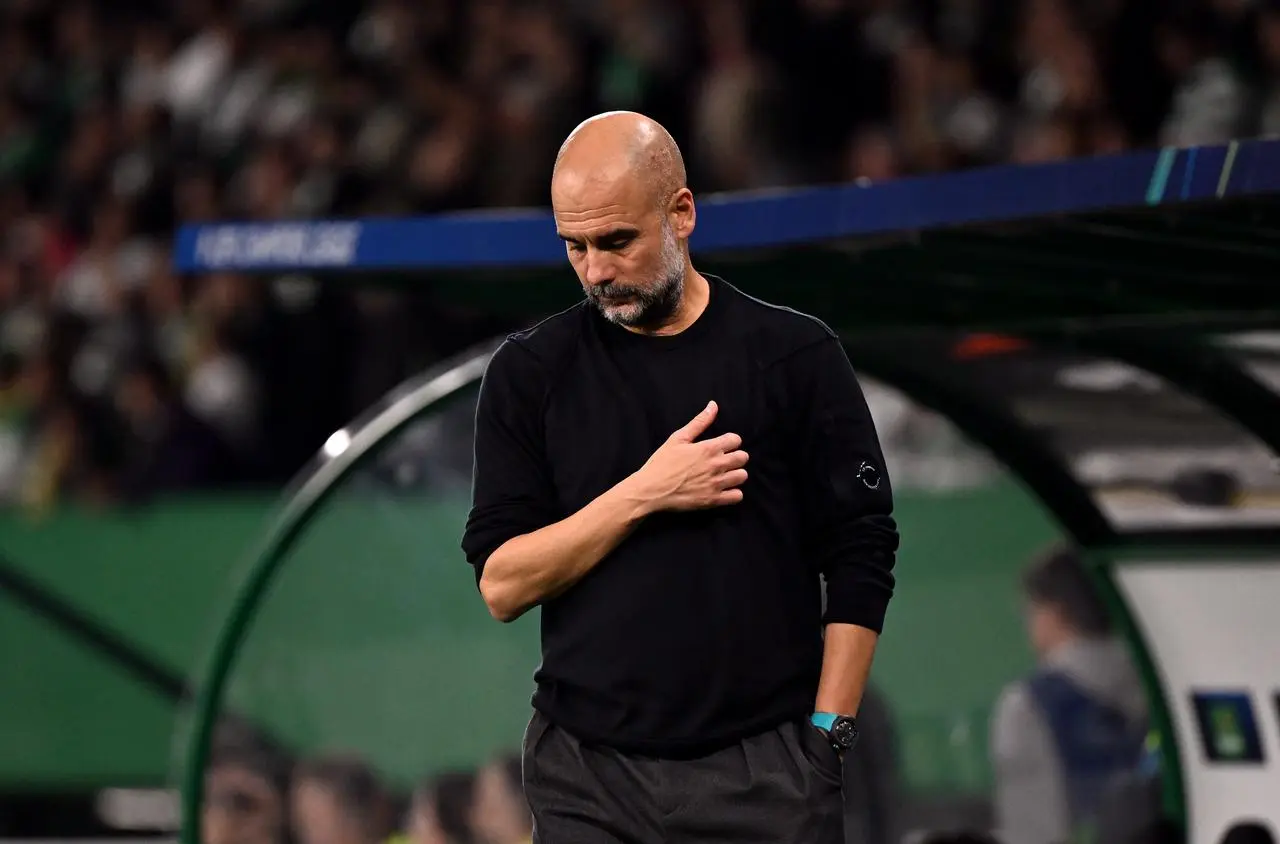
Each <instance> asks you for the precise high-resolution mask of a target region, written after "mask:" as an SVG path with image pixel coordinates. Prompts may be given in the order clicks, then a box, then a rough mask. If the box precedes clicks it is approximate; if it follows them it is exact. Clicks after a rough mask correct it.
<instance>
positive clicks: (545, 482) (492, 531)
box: [462, 342, 747, 621]
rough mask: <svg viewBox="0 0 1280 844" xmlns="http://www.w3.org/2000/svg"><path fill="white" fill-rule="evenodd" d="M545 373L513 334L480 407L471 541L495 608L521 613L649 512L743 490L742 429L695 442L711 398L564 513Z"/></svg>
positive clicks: (711, 412)
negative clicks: (548, 424) (547, 423)
mask: <svg viewBox="0 0 1280 844" xmlns="http://www.w3.org/2000/svg"><path fill="white" fill-rule="evenodd" d="M544 384H545V380H544V379H543V375H542V373H541V371H540V368H539V367H538V366H537V364H536V362H535V361H533V360H532V358H531V357H530V355H529V353H528V352H526V351H525V350H523V349H521V348H519V347H518V346H516V345H515V344H513V343H510V342H508V343H507V344H504V345H503V346H502V347H501V348H500V349H499V350H498V352H497V353H495V355H494V358H493V361H492V362H491V363H490V365H489V368H488V370H487V371H486V372H485V377H484V381H483V383H482V384H481V388H480V399H479V402H478V404H477V408H476V435H475V472H474V482H473V488H472V507H471V514H470V516H469V517H468V519H467V529H466V533H465V535H464V536H463V541H462V547H463V550H464V551H465V552H466V554H467V559H468V560H469V561H470V562H471V563H472V565H474V566H475V568H476V581H477V583H478V585H479V587H480V594H481V595H482V596H483V598H484V601H485V604H486V606H488V608H489V612H490V613H491V614H492V615H493V617H494V618H496V619H498V620H500V621H514V620H515V619H517V618H519V617H520V616H521V615H523V614H524V613H525V612H527V611H528V610H530V609H531V608H533V607H535V606H537V605H538V604H540V603H542V602H543V601H546V600H548V599H550V598H553V597H555V596H557V595H559V594H561V593H562V592H564V590H566V589H568V588H569V587H570V586H572V585H573V584H575V583H577V582H578V581H579V580H581V579H582V578H583V577H584V576H586V574H587V573H588V572H590V571H591V569H593V568H594V567H595V566H596V565H597V564H599V563H600V562H601V561H602V560H603V559H604V558H605V557H607V556H608V554H609V553H610V552H611V551H613V549H615V548H616V547H618V545H619V544H620V543H621V542H622V541H623V540H624V539H626V537H627V536H628V535H629V534H630V533H631V532H632V531H633V530H634V529H635V528H636V526H637V525H639V524H640V522H641V521H642V520H643V519H644V518H645V517H646V516H648V515H649V514H650V513H653V512H656V511H658V510H662V509H668V508H676V509H683V508H686V507H709V506H719V505H723V504H731V503H734V502H736V501H738V500H740V499H741V497H742V492H741V490H739V489H737V488H736V487H738V486H740V485H741V484H742V482H743V481H745V480H746V472H745V470H744V469H743V468H742V467H743V466H744V465H745V464H746V459H747V458H746V454H745V453H743V452H741V451H737V448H738V446H739V445H740V444H741V442H742V441H741V439H740V438H738V437H737V436H736V435H734V434H724V435H722V436H720V437H716V438H715V439H713V440H706V441H702V442H695V440H696V439H697V437H698V436H700V435H701V434H702V433H703V431H705V430H706V429H707V427H708V426H709V425H710V424H711V422H712V421H713V420H714V419H715V416H716V412H717V408H716V406H715V404H714V403H712V404H709V405H708V406H707V408H706V409H705V410H703V411H702V412H701V413H699V414H698V415H697V416H696V417H694V419H692V420H691V421H690V422H689V424H687V425H685V426H684V427H683V428H681V429H679V430H678V431H676V432H674V433H673V434H672V435H671V437H670V438H669V439H668V440H667V442H666V443H664V444H663V446H662V447H660V448H659V449H658V451H657V452H655V453H654V455H653V456H652V457H651V458H650V459H649V460H648V461H647V462H646V463H645V465H644V466H643V467H641V468H640V469H639V470H637V471H636V472H635V473H634V474H632V475H630V476H628V477H627V478H625V479H623V480H622V481H620V482H619V483H618V484H617V485H615V486H614V487H613V488H612V489H609V490H608V491H606V492H604V493H603V494H601V495H600V496H599V497H598V498H596V499H595V500H593V501H591V502H590V503H589V504H587V505H586V506H585V507H583V508H582V509H581V510H579V511H578V512H576V513H574V514H572V515H570V516H568V517H565V518H559V516H558V514H556V512H555V511H556V509H557V504H556V501H557V496H556V493H555V488H554V485H553V483H552V481H551V471H550V466H549V465H548V464H547V456H546V454H545V450H544V448H543V443H544V441H545V438H544V437H543V435H542V432H541V419H542V410H543V408H542V403H543V395H544V388H543V386H542V385H544Z"/></svg>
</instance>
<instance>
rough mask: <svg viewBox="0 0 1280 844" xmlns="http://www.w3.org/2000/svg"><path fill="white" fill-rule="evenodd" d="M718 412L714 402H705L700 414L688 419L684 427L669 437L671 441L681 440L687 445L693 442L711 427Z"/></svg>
mask: <svg viewBox="0 0 1280 844" xmlns="http://www.w3.org/2000/svg"><path fill="white" fill-rule="evenodd" d="M719 412H720V408H719V406H718V405H717V404H716V403H715V402H713V401H712V402H707V406H706V407H704V408H703V409H702V412H701V413H699V414H698V415H697V416H695V417H693V418H692V419H690V420H689V421H688V422H686V423H685V424H684V427H682V428H679V429H677V430H676V432H675V433H674V434H672V435H671V437H672V439H678V440H682V441H684V442H687V443H691V442H693V441H694V440H696V439H697V438H698V437H700V436H702V433H703V432H704V431H706V430H707V428H710V427H711V423H712V422H714V421H715V419H716V414H717V413H719Z"/></svg>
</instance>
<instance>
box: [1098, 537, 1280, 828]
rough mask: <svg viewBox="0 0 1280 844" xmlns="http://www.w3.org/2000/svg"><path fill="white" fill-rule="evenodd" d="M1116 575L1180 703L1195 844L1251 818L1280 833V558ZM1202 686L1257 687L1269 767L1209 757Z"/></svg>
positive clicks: (1138, 567) (1129, 566)
mask: <svg viewBox="0 0 1280 844" xmlns="http://www.w3.org/2000/svg"><path fill="white" fill-rule="evenodd" d="M1116 578H1117V580H1118V582H1119V586H1120V590H1121V592H1122V594H1123V595H1124V597H1125V599H1126V601H1127V602H1128V604H1129V607H1130V609H1131V611H1132V612H1133V614H1134V616H1135V620H1136V622H1137V624H1138V627H1139V629H1140V630H1141V632H1142V634H1143V636H1144V637H1145V639H1146V642H1147V646H1148V648H1149V649H1150V651H1151V655H1152V658H1153V659H1154V661H1155V663H1156V667H1157V671H1158V672H1159V673H1160V675H1161V681H1162V684H1163V686H1164V689H1165V692H1166V695H1167V696H1168V700H1169V703H1170V707H1171V709H1172V715H1173V720H1174V727H1175V729H1176V731H1177V734H1178V746H1179V749H1180V751H1181V756H1182V767H1183V771H1184V775H1185V786H1186V791H1187V794H1186V797H1187V810H1188V814H1189V818H1188V821H1189V827H1190V828H1189V830H1188V832H1189V839H1190V842H1191V844H1219V842H1220V840H1221V838H1222V835H1223V834H1224V832H1225V831H1226V830H1227V829H1228V828H1229V827H1230V826H1231V825H1232V824H1234V823H1237V822H1239V821H1241V820H1242V819H1247V818H1253V819H1257V820H1264V821H1269V822H1270V825H1271V827H1272V829H1273V831H1274V830H1280V725H1278V724H1277V721H1278V720H1280V713H1277V702H1276V693H1277V692H1278V691H1280V561H1266V562H1257V563H1254V562H1247V563H1242V562H1229V563H1215V562H1209V561H1186V562H1170V563H1159V562H1141V563H1138V562H1128V563H1123V564H1121V565H1119V566H1117V568H1116ZM1193 691H1200V692H1214V691H1246V692H1247V693H1248V694H1249V696H1250V698H1251V699H1252V703H1253V710H1254V716H1255V718H1256V720H1257V723H1258V729H1259V733H1260V739H1261V745H1262V751H1263V753H1264V756H1265V761H1264V762H1263V764H1261V765H1258V764H1245V763H1213V762H1211V761H1210V760H1209V759H1208V758H1207V757H1206V754H1205V751H1204V745H1203V742H1202V740H1201V735H1200V729H1199V726H1198V724H1197V720H1196V713H1195V707H1194V705H1193V703H1192V692H1193Z"/></svg>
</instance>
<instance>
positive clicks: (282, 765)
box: [200, 725, 290, 844]
mask: <svg viewBox="0 0 1280 844" xmlns="http://www.w3.org/2000/svg"><path fill="white" fill-rule="evenodd" d="M289 771H290V760H289V758H288V757H287V756H286V755H285V754H284V753H283V752H281V751H280V750H279V749H278V748H277V747H276V746H275V745H274V744H273V743H271V742H270V741H268V740H266V739H264V738H263V737H262V736H260V735H258V734H257V733H255V732H254V731H252V730H247V729H245V728H243V727H237V726H230V725H227V726H224V727H223V728H221V729H220V730H219V731H218V732H217V734H216V735H215V737H214V740H213V745H212V747H211V753H210V758H209V766H208V770H207V773H206V775H205V786H204V788H205V793H204V804H203V812H204V814H203V816H202V817H201V823H200V831H201V832H200V834H201V839H202V841H203V842H204V844H287V842H288V841H289V834H288V830H289V813H288V787H289Z"/></svg>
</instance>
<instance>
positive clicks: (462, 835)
mask: <svg viewBox="0 0 1280 844" xmlns="http://www.w3.org/2000/svg"><path fill="white" fill-rule="evenodd" d="M475 779H476V778H475V775H474V774H472V773H471V772H469V771H452V772H449V773H445V774H441V775H440V776H437V777H434V778H432V779H431V780H430V781H428V782H427V783H425V784H424V785H423V786H421V787H420V788H418V789H417V790H416V791H415V792H414V794H413V799H412V801H411V803H410V806H409V817H408V823H407V824H406V831H407V834H408V838H409V841H410V844H474V841H475V839H474V837H473V835H472V833H471V823H470V816H471V806H472V802H473V800H474V797H475Z"/></svg>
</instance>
